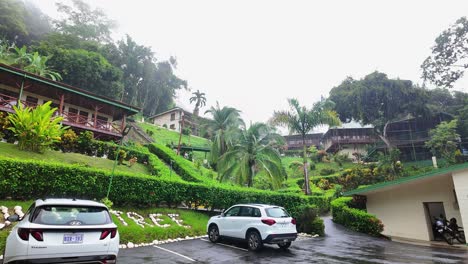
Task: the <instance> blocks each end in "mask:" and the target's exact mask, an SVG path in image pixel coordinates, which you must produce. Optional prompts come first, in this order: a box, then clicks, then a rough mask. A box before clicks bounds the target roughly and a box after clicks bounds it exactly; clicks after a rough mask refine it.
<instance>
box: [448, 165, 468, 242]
mask: <svg viewBox="0 0 468 264" xmlns="http://www.w3.org/2000/svg"><path fill="white" fill-rule="evenodd" d="M452 177H453V183H454V185H455V192H456V193H457V200H458V205H459V207H460V214H461V217H462V219H461V221H460V219H459V218H457V220H458V225H460V226H464V227H465V230H466V229H467V228H468V170H464V171H460V172H455V173H453V174H452ZM466 233H467V231H465V234H466Z"/></svg>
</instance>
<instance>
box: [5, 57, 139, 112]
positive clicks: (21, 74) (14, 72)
mask: <svg viewBox="0 0 468 264" xmlns="http://www.w3.org/2000/svg"><path fill="white" fill-rule="evenodd" d="M0 72H3V73H7V74H9V75H10V76H14V78H15V79H17V78H21V79H23V80H25V81H29V82H31V83H35V84H37V85H39V86H43V87H51V88H54V89H57V90H61V91H63V92H66V93H68V94H72V95H78V96H82V97H83V98H86V99H88V100H92V101H95V102H99V103H101V104H105V105H109V106H112V107H115V108H116V109H119V110H120V111H124V112H126V113H127V115H133V114H137V113H138V112H140V111H141V109H140V108H138V107H135V106H132V105H128V104H125V103H122V102H119V101H115V100H113V99H110V98H107V97H104V96H100V95H97V94H94V93H91V92H88V91H86V90H82V89H79V88H76V87H73V86H71V85H67V84H64V83H60V82H56V81H53V80H50V79H47V78H44V77H41V76H38V75H35V74H32V73H29V72H26V71H23V70H21V69H18V68H14V67H10V66H8V65H5V64H1V63H0ZM12 78H13V77H12Z"/></svg>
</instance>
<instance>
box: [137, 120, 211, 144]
mask: <svg viewBox="0 0 468 264" xmlns="http://www.w3.org/2000/svg"><path fill="white" fill-rule="evenodd" d="M138 125H139V126H140V127H141V128H142V129H143V131H145V132H146V130H151V131H153V133H154V134H153V138H154V140H156V142H157V143H161V144H171V143H174V145H177V144H179V132H177V131H174V130H170V129H166V128H164V127H158V126H154V125H151V124H148V123H138ZM182 143H185V144H186V145H191V146H194V147H205V148H209V147H210V146H211V142H210V141H209V140H208V139H206V138H202V137H197V136H193V135H191V136H186V135H182Z"/></svg>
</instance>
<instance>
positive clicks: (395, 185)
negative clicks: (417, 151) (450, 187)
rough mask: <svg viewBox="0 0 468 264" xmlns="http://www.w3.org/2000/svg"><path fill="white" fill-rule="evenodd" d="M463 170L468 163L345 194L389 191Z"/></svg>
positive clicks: (466, 168) (345, 194)
mask: <svg viewBox="0 0 468 264" xmlns="http://www.w3.org/2000/svg"><path fill="white" fill-rule="evenodd" d="M463 170H468V163H464V164H459V165H454V166H450V167H447V168H442V169H436V170H433V171H430V172H428V173H423V174H418V175H415V176H410V177H404V178H400V179H397V180H394V181H389V182H381V183H378V184H374V185H371V186H367V187H364V188H358V189H355V190H352V191H348V192H345V193H344V194H343V196H351V195H356V194H359V195H366V194H372V193H377V192H383V191H388V190H391V189H394V188H398V187H399V186H401V185H403V184H411V183H416V182H422V181H425V180H428V179H430V178H433V177H443V176H446V175H449V174H451V173H453V172H457V171H463Z"/></svg>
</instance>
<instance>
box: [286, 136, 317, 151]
mask: <svg viewBox="0 0 468 264" xmlns="http://www.w3.org/2000/svg"><path fill="white" fill-rule="evenodd" d="M322 136H323V133H315V134H307V135H306V136H305V144H306V146H307V147H310V146H312V145H313V146H316V147H317V148H319V147H320V141H321V140H322ZM284 140H285V141H286V144H288V150H302V149H303V146H304V143H303V142H302V136H301V135H289V136H284Z"/></svg>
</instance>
